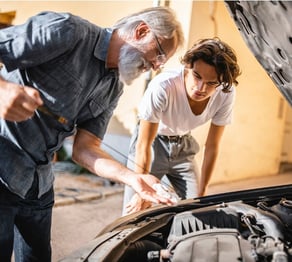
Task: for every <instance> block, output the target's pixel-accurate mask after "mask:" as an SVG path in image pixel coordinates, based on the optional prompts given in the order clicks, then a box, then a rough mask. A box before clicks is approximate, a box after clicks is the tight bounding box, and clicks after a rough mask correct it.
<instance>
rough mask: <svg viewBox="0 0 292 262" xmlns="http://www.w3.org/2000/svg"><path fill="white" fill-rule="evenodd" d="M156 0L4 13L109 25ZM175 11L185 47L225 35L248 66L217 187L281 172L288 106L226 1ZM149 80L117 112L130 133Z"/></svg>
mask: <svg viewBox="0 0 292 262" xmlns="http://www.w3.org/2000/svg"><path fill="white" fill-rule="evenodd" d="M155 2H157V1H141V0H132V1H39V2H38V1H31V2H29V1H1V3H0V10H1V11H2V12H6V11H11V10H16V11H17V14H16V19H15V20H14V24H19V23H22V22H24V21H25V20H26V19H27V18H28V17H29V16H31V15H34V14H35V13H37V12H40V11H43V10H54V11H67V12H72V13H74V14H76V15H80V16H82V17H84V18H86V19H87V20H89V21H91V22H93V23H96V24H98V25H101V26H105V27H108V26H111V25H112V24H113V23H114V22H115V21H116V20H118V19H119V18H121V17H122V16H124V15H127V14H129V13H132V12H135V11H138V10H140V9H142V8H145V7H150V6H153V5H154V4H155ZM161 3H162V4H163V3H164V1H161ZM170 7H172V8H173V9H174V10H175V11H176V13H177V15H178V17H179V19H180V20H181V22H182V24H183V29H184V32H185V36H186V39H187V42H186V46H185V49H186V48H188V47H190V46H191V45H192V43H193V42H194V41H195V40H197V39H199V38H205V37H213V36H219V37H220V38H221V39H222V40H224V41H226V42H227V43H229V44H230V45H231V46H232V47H233V48H234V49H235V50H236V53H237V55H238V59H239V64H240V66H241V68H242V75H241V76H240V78H239V82H240V84H239V86H238V87H237V99H236V105H235V113H234V121H233V124H232V125H230V126H227V127H226V131H225V133H224V136H223V141H222V146H221V153H220V156H219V159H218V163H217V168H216V171H215V173H214V176H213V177H212V180H211V183H216V182H218V181H229V180H237V179H240V178H245V177H251V176H261V175H267V174H274V173H277V171H278V168H279V162H280V157H281V150H282V139H283V134H284V124H285V112H286V108H287V105H286V103H285V102H284V110H283V112H282V115H281V114H280V113H281V112H279V110H280V107H281V103H282V102H283V101H282V98H281V95H280V94H279V92H278V90H277V89H276V88H275V86H274V85H273V83H272V81H271V80H270V79H269V77H268V76H267V74H266V73H265V71H264V70H263V69H262V68H261V66H260V65H259V63H258V62H257V61H256V59H255V58H254V56H253V55H252V53H251V52H250V50H249V49H248V47H247V46H246V44H245V43H244V41H243V39H242V38H241V35H240V33H239V31H238V30H237V28H236V26H235V24H234V22H233V20H232V19H231V17H230V15H229V13H228V11H227V9H226V7H225V4H224V2H222V1H190V0H176V1H170ZM212 15H213V17H214V19H213V20H212V19H211V16H212ZM182 54H183V50H179V51H178V53H177V54H176V55H175V56H174V57H173V58H172V59H171V60H170V61H169V62H168V64H167V66H166V67H174V66H177V65H179V62H178V61H179V57H180V56H181V55H182ZM147 77H149V74H144V75H143V76H142V77H140V78H139V79H137V80H136V81H135V82H134V84H133V85H131V86H128V87H126V88H125V92H124V95H123V96H122V98H121V100H120V102H119V105H118V108H117V110H116V112H115V114H116V115H117V117H118V118H119V119H120V120H121V121H123V122H124V124H125V126H126V127H127V128H128V129H130V130H132V128H133V127H134V125H135V122H136V114H135V112H136V107H137V105H138V103H139V101H140V98H141V96H142V94H143V90H144V87H145V81H146V79H147ZM279 115H281V116H279ZM208 126H209V124H207V125H205V126H203V127H201V128H199V129H198V130H196V131H194V132H193V134H194V136H195V137H196V138H197V139H198V141H199V143H200V145H201V148H202V150H201V152H200V154H199V155H198V161H199V162H200V161H201V159H202V152H203V146H204V141H205V137H206V133H207V130H208Z"/></svg>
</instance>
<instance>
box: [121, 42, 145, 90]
mask: <svg viewBox="0 0 292 262" xmlns="http://www.w3.org/2000/svg"><path fill="white" fill-rule="evenodd" d="M118 66H119V74H120V80H121V81H122V82H123V83H125V84H127V85H130V84H131V83H132V82H133V80H135V79H136V78H137V77H138V76H140V75H141V74H142V73H143V72H145V71H147V70H150V68H151V65H150V64H149V63H148V62H146V61H145V59H144V58H143V55H142V53H141V52H140V51H138V50H137V49H136V48H134V47H133V46H131V45H128V44H124V45H123V46H122V48H121V50H120V57H119V64H118Z"/></svg>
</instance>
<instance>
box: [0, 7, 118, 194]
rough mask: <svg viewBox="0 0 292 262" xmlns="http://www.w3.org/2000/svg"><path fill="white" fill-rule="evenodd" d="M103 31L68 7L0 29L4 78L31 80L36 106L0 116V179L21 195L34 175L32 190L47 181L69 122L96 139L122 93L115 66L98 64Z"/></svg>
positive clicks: (106, 35) (106, 33)
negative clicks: (22, 115)
mask: <svg viewBox="0 0 292 262" xmlns="http://www.w3.org/2000/svg"><path fill="white" fill-rule="evenodd" d="M111 34H112V32H111V30H110V29H106V28H100V27H98V26H96V25H93V24H91V23H89V22H88V21H86V20H83V19H82V18H80V17H77V16H74V15H71V14H68V13H55V12H43V13H40V14H38V15H36V16H34V17H32V18H30V19H29V20H28V21H27V22H26V23H24V24H22V25H17V26H13V27H8V28H5V29H2V30H0V61H1V63H3V64H4V67H3V68H2V69H1V71H0V76H1V77H3V78H4V79H6V80H8V81H10V82H14V83H19V84H22V85H27V86H31V87H34V88H35V89H37V90H38V91H39V92H40V95H41V97H42V99H43V101H44V107H45V108H46V110H48V111H49V112H51V113H53V114H54V115H58V116H62V117H63V118H65V119H66V120H67V121H64V122H62V121H61V122H59V121H57V120H56V119H55V118H54V117H52V115H50V114H47V113H44V112H43V110H42V111H41V110H36V112H35V114H34V116H33V117H32V118H31V119H29V120H27V121H23V122H11V121H5V120H4V119H1V118H0V181H1V182H2V183H3V184H5V185H6V186H7V187H8V189H9V190H10V191H12V192H14V193H16V194H17V195H19V196H21V197H22V198H25V195H26V194H27V192H28V190H29V189H30V187H31V185H32V183H33V179H34V176H35V175H37V176H38V180H39V197H40V196H41V195H43V194H44V193H46V192H47V191H48V190H49V189H50V188H51V187H52V185H53V181H54V175H53V173H52V168H51V160H52V158H53V155H54V152H56V151H57V150H58V149H60V147H61V146H62V143H63V141H64V139H65V138H66V137H68V136H71V135H72V134H74V132H75V131H76V128H81V129H86V130H88V131H89V132H91V133H93V134H94V135H96V136H97V137H99V138H101V139H103V137H104V134H105V132H106V128H107V125H108V122H109V119H110V118H111V116H112V114H113V110H114V109H115V107H116V106H117V103H118V99H119V97H120V96H121V94H122V91H123V86H122V84H121V82H120V81H119V78H118V71H117V70H116V69H107V68H106V64H105V61H106V56H107V50H108V46H109V40H110V37H111Z"/></svg>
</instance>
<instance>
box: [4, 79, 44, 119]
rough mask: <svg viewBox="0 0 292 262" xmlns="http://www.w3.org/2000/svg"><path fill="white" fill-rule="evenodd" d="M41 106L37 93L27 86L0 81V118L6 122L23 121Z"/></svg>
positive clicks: (41, 102)
mask: <svg viewBox="0 0 292 262" xmlns="http://www.w3.org/2000/svg"><path fill="white" fill-rule="evenodd" d="M42 104H43V101H42V99H41V97H40V94H39V92H38V91H37V90H36V89H34V88H31V87H28V86H21V85H18V84H14V83H10V82H7V81H5V80H3V79H0V117H1V118H3V119H6V120H8V121H17V122H20V121H24V120H27V119H29V118H30V117H32V116H33V114H34V112H35V110H36V109H37V108H38V107H39V106H41V105H42Z"/></svg>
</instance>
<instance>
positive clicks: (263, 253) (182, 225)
mask: <svg viewBox="0 0 292 262" xmlns="http://www.w3.org/2000/svg"><path fill="white" fill-rule="evenodd" d="M133 259H134V260H133ZM120 261H152V262H156V261H157V262H161V261H171V262H189V261H222V262H223V261H224V262H226V261H228V262H229V261H230V262H232V261H247V262H249V261H271V262H286V261H292V200H288V199H281V200H280V202H278V203H272V204H271V203H267V202H265V201H258V202H257V203H256V206H254V205H250V204H247V203H244V202H241V201H236V202H230V203H227V204H225V203H221V204H219V205H211V206H207V207H202V208H198V209H194V210H188V211H184V212H181V213H178V214H175V215H174V216H173V219H171V221H170V222H169V226H165V227H163V228H160V229H158V230H156V231H155V232H152V233H151V234H149V235H147V236H145V237H144V238H143V239H140V240H138V241H135V242H134V243H133V244H131V245H130V247H129V248H128V249H127V250H126V252H125V254H124V256H123V259H122V260H120Z"/></svg>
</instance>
